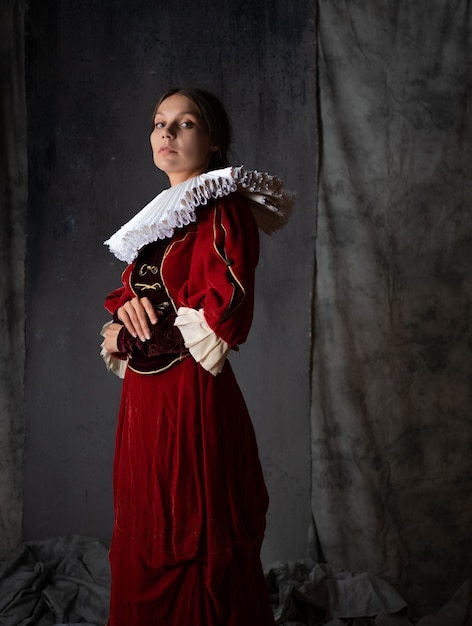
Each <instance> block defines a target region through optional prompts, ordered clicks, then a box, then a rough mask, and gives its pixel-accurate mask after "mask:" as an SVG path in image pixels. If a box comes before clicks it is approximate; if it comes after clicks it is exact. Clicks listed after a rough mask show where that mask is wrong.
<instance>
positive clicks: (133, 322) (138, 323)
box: [117, 298, 157, 341]
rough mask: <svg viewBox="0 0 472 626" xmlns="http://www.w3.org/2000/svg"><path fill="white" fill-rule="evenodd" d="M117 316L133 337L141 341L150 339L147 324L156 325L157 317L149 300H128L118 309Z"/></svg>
mask: <svg viewBox="0 0 472 626" xmlns="http://www.w3.org/2000/svg"><path fill="white" fill-rule="evenodd" d="M117 315H118V319H119V320H121V321H122V322H123V324H124V325H125V326H126V329H127V330H128V332H129V333H131V335H132V336H133V337H139V338H140V339H141V341H146V339H151V332H150V325H149V324H150V323H151V324H157V315H156V312H155V310H154V307H153V306H152V303H151V301H150V300H149V298H133V299H132V300H129V301H128V302H126V303H125V304H123V306H121V307H120V308H119V309H118V311H117Z"/></svg>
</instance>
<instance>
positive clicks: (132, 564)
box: [106, 193, 274, 626]
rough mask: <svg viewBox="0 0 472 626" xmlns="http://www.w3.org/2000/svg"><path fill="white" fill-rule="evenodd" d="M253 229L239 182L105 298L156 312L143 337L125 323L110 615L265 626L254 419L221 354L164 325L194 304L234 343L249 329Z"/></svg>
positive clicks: (110, 304) (113, 625)
mask: <svg viewBox="0 0 472 626" xmlns="http://www.w3.org/2000/svg"><path fill="white" fill-rule="evenodd" d="M257 259H258V231H257V226H256V224H255V222H254V218H253V216H252V213H251V211H250V209H249V208H248V206H247V204H246V202H245V200H244V199H243V198H242V197H241V196H240V195H239V194H237V193H233V194H231V195H229V196H227V197H225V198H222V199H219V200H215V201H211V202H210V203H209V204H208V206H206V207H200V208H199V209H198V212H197V223H196V224H191V225H190V226H187V227H185V228H182V229H179V230H177V231H176V232H175V234H174V236H173V237H172V238H171V239H168V240H164V241H163V242H157V243H155V244H150V245H149V246H146V248H145V249H143V250H142V251H141V253H140V255H139V256H138V258H137V259H136V260H135V262H134V263H133V264H132V265H131V266H129V267H128V268H127V270H126V271H125V272H124V274H123V287H122V288H121V289H119V290H117V291H115V292H113V293H112V294H110V296H109V297H108V298H107V302H106V307H107V309H108V310H109V311H110V312H111V313H112V314H114V313H115V312H116V311H117V309H118V308H119V306H121V304H122V303H123V302H124V301H125V300H127V299H129V298H131V297H133V296H134V295H135V294H136V295H146V296H147V297H149V298H150V299H151V300H152V301H153V304H154V306H155V307H156V310H157V311H159V314H160V316H161V317H160V320H159V322H158V323H157V324H156V325H155V326H154V328H153V332H152V335H153V336H152V338H151V340H150V341H148V342H145V343H141V342H140V341H139V339H138V340H136V339H133V338H132V337H131V336H130V335H129V334H128V333H127V331H125V330H123V331H122V332H121V333H120V338H119V346H120V349H121V350H122V351H123V352H126V353H127V355H128V357H129V361H128V363H129V365H128V368H127V371H126V375H125V379H124V383H123V390H122V399H121V406H120V412H119V421H118V429H117V437H116V452H115V461H114V504H115V524H114V530H113V539H112V545H111V549H110V563H111V571H112V588H111V603H110V617H109V622H108V623H109V626H249V625H252V624H254V625H257V626H273V625H274V619H273V615H272V610H271V606H270V602H269V596H268V592H267V588H266V583H265V579H264V576H263V572H262V567H261V563H260V557H259V553H260V546H261V542H262V539H263V534H264V528H265V514H266V510H267V505H268V497H267V491H266V488H265V484H264V479H263V475H262V470H261V466H260V463H259V458H258V451H257V444H256V440H255V435H254V430H253V427H252V424H251V420H250V417H249V415H248V411H247V408H246V405H245V402H244V399H243V397H242V395H241V392H240V390H239V387H238V384H237V382H236V380H235V377H234V375H233V372H232V369H231V366H230V364H229V362H226V363H225V365H224V366H223V369H222V371H221V373H219V374H218V375H216V376H213V375H212V374H211V373H209V372H207V371H206V370H205V369H204V368H203V367H202V366H201V365H200V364H198V363H197V362H196V361H195V360H194V358H193V357H192V356H191V355H190V354H189V353H188V351H187V350H186V348H185V346H184V345H183V341H182V337H181V335H180V331H179V329H178V328H176V327H175V326H174V325H173V321H174V320H175V316H176V314H177V309H178V307H190V308H193V309H201V308H202V309H203V311H204V315H205V319H206V321H207V323H208V324H209V326H210V327H211V329H212V330H213V331H214V332H215V333H216V334H217V336H218V337H220V338H221V339H223V340H224V341H225V342H227V343H228V344H229V345H230V346H231V347H236V346H237V344H239V343H242V342H243V341H244V340H245V339H246V336H247V333H248V331H249V328H250V325H251V321H252V309H253V292H254V272H255V267H256V263H257Z"/></svg>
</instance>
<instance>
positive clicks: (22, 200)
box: [0, 0, 27, 558]
mask: <svg viewBox="0 0 472 626" xmlns="http://www.w3.org/2000/svg"><path fill="white" fill-rule="evenodd" d="M23 18H24V5H23V3H22V2H9V1H6V0H2V2H1V4H0V64H1V71H0V90H1V97H0V104H1V108H0V110H1V115H0V337H1V339H0V558H1V557H2V556H3V557H4V556H5V555H10V554H12V551H13V550H14V549H15V548H16V547H17V545H18V543H19V542H20V541H21V539H22V522H23V471H22V470H23V443H24V388H23V384H24V366H25V341H24V335H25V295H24V289H25V275H24V272H25V269H24V268H25V250H26V213H27V153H26V143H27V142H26V94H25V75H24V28H23Z"/></svg>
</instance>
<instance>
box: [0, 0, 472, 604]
mask: <svg viewBox="0 0 472 626" xmlns="http://www.w3.org/2000/svg"><path fill="white" fill-rule="evenodd" d="M470 4H471V3H470V2H468V1H466V0H462V1H454V2H446V1H445V0H444V1H440V0H418V1H417V2H414V3H413V2H411V1H409V0H395V1H394V0H388V1H381V0H370V1H369V2H364V3H361V2H354V1H348V0H344V1H341V0H329V1H328V0H320V2H318V3H315V2H310V1H309V0H307V1H305V2H300V3H298V4H295V3H293V2H291V1H290V0H284V2H278V3H277V4H275V3H274V2H272V1H271V0H266V1H265V2H264V3H255V4H254V5H251V7H249V6H248V3H246V2H243V1H241V2H235V3H234V4H233V3H232V4H230V5H228V6H226V5H225V6H224V7H223V6H220V8H219V9H218V11H219V12H216V13H215V12H214V11H215V7H213V6H212V2H211V0H208V3H207V5H205V6H206V8H207V9H208V11H206V10H205V9H204V8H202V6H200V5H199V6H198V8H195V6H194V5H192V6H191V7H190V8H189V5H186V12H185V20H184V21H182V14H183V13H182V11H183V7H182V6H180V3H179V2H177V3H175V4H174V5H172V7H170V6H168V5H166V10H165V12H163V13H162V12H159V14H157V13H155V11H154V8H153V6H152V3H150V2H146V1H144V0H142V1H141V2H140V3H139V7H135V5H134V4H132V3H131V2H129V3H127V2H125V1H124V0H121V1H120V2H119V3H118V2H117V3H114V4H113V5H112V4H109V5H101V4H99V3H93V2H87V1H85V0H81V1H80V2H69V3H64V2H61V3H59V2H53V1H51V2H49V3H48V5H47V9H46V8H44V5H40V4H39V3H31V5H30V9H29V12H30V18H29V19H30V22H29V25H30V30H29V65H28V75H29V92H28V94H29V104H30V108H29V112H28V113H29V115H28V117H29V124H30V139H31V145H30V147H29V155H30V159H31V166H32V167H31V168H30V198H29V205H30V215H29V228H30V233H29V239H28V251H29V258H30V262H29V265H28V278H29V289H28V298H29V300H28V302H29V305H28V335H27V337H28V370H27V380H28V386H27V387H28V389H27V425H28V445H27V455H26V480H25V483H26V485H27V490H26V498H25V502H24V506H25V510H26V524H25V533H26V538H28V539H40V538H43V537H46V536H50V535H53V534H64V533H70V532H78V533H81V534H87V535H94V536H95V535H99V536H100V537H102V538H106V534H107V533H108V532H109V529H110V527H111V493H110V482H111V481H110V478H109V476H110V473H111V472H110V468H111V456H112V448H113V431H114V420H115V414H116V404H117V402H118V396H119V387H118V386H117V384H116V381H111V380H110V379H109V378H107V375H106V373H105V372H103V370H102V365H101V364H100V363H99V362H98V356H97V341H98V340H99V338H98V335H97V334H96V332H97V329H98V328H99V326H100V323H101V322H102V321H104V319H103V318H104V314H103V312H102V309H101V301H102V298H103V294H104V292H105V291H107V289H108V288H110V289H111V288H113V287H114V286H116V280H117V276H118V275H119V272H120V269H121V267H120V266H119V264H117V263H115V262H114V261H113V259H110V257H109V256H108V254H107V252H106V251H105V250H103V249H102V247H101V241H102V240H103V239H104V238H105V237H106V236H107V235H109V234H110V232H113V229H114V228H115V227H117V225H119V224H120V223H121V221H122V220H123V219H125V218H126V217H128V216H129V214H130V213H131V212H133V210H135V209H136V208H139V206H140V205H142V204H143V203H144V202H145V201H146V200H147V199H149V197H151V196H152V195H153V193H154V192H155V190H156V181H155V180H154V179H153V177H152V176H153V175H152V174H151V172H152V164H151V163H150V157H149V155H148V154H145V153H144V150H145V149H148V146H147V139H146V138H145V133H146V132H147V115H148V113H149V108H150V107H151V106H152V104H153V100H154V97H155V95H156V91H158V90H160V89H161V88H164V87H167V86H168V85H169V84H171V83H174V82H178V83H182V82H190V79H191V78H193V79H194V80H192V82H194V83H195V82H198V83H200V84H203V85H204V86H206V87H208V88H210V89H213V90H214V91H216V92H221V93H222V94H223V96H225V100H226V101H227V102H229V103H230V109H231V110H230V112H231V115H232V117H233V119H235V120H236V128H237V129H241V133H240V134H239V135H238V134H237V136H238V137H239V139H238V142H237V144H236V146H235V148H236V160H237V161H239V160H241V161H243V160H244V161H246V159H247V157H248V155H250V157H249V160H250V162H249V163H246V164H247V165H249V166H250V167H252V166H257V167H260V168H264V169H268V170H269V171H274V172H276V173H278V174H281V175H282V176H284V174H286V176H285V177H286V178H287V180H288V182H289V185H290V186H291V187H293V188H295V189H296V190H297V192H298V202H297V209H296V214H295V215H294V218H293V220H291V223H290V224H289V225H288V227H287V229H286V230H285V231H283V232H282V233H281V234H280V236H277V238H276V239H274V240H266V241H264V243H263V252H262V259H261V267H260V277H261V279H260V290H259V292H258V301H257V305H256V317H255V326H254V328H253V333H252V339H251V342H252V343H249V346H248V347H247V351H246V357H245V356H244V351H243V355H242V356H241V357H240V359H238V360H237V362H236V364H235V365H236V368H237V369H238V370H239V375H240V379H241V380H242V383H243V388H244V391H245V393H246V397H247V398H248V402H249V405H250V408H251V412H252V414H253V417H254V419H255V425H256V430H257V431H258V435H259V438H260V442H261V456H262V460H263V465H264V469H265V472H266V476H267V479H268V484H269V491H270V492H271V498H272V509H271V514H270V516H269V528H268V541H267V542H266V550H267V552H266V554H267V558H277V557H280V558H290V557H292V558H298V557H301V556H302V557H303V556H304V554H301V553H300V552H303V550H304V546H305V545H306V544H305V536H304V529H305V528H306V527H307V526H308V519H307V517H308V515H307V513H309V511H308V499H309V498H308V481H309V476H308V475H309V469H308V467H309V458H308V437H307V432H308V430H307V421H308V413H309V407H308V404H309V403H308V400H307V398H306V397H307V396H308V385H307V379H308V377H309V376H311V382H312V401H311V429H312V441H311V455H312V458H311V462H312V474H311V479H312V503H311V509H312V514H313V544H312V556H315V558H316V559H317V560H321V561H327V562H329V563H331V564H332V565H333V566H334V567H341V568H347V569H349V570H367V571H370V572H372V573H373V574H376V575H379V576H382V577H385V578H387V579H388V580H390V581H391V582H394V583H395V584H396V585H397V586H398V588H399V590H400V591H401V592H402V593H403V594H404V595H405V596H406V597H407V599H408V600H410V601H412V602H414V603H415V604H420V605H427V604H429V605H433V604H435V603H437V604H443V603H445V602H446V601H447V599H448V598H449V596H450V595H451V593H452V592H453V591H454V590H455V589H456V588H458V587H459V585H460V584H461V583H462V581H463V580H464V578H465V577H466V576H467V575H468V574H469V573H470V565H471V563H470V554H471V550H470V543H471V541H470V540H471V528H472V525H471V521H472V520H471V517H472V512H471V502H470V478H471V473H472V460H471V459H472V455H471V448H472V434H471V427H470V404H471V393H472V392H471V386H470V382H471V373H472V372H471V370H472V359H471V350H472V336H471V335H472V331H471V324H470V314H471V310H472V285H471V281H470V265H471V260H472V259H471V256H472V250H471V248H472V246H471V245H470V243H471V234H472V233H471V230H472V225H471V220H470V219H469V212H470V209H471V200H470V198H471V193H470V192H471V177H470V171H469V170H470V162H471V154H470V152H471V141H470V140H471V106H470V104H471V103H470V96H469V94H470V93H471V87H472V85H471V76H472V71H471V70H472V67H471V65H472V53H471V50H470V39H471V37H470V35H471V22H470V20H471V14H472V11H471V10H470ZM1 6H2V24H1V28H2V33H1V34H2V36H1V39H0V41H1V45H2V46H3V47H4V49H5V52H6V54H2V107H3V108H2V122H1V124H2V126H1V127H2V152H1V154H2V163H1V167H2V175H3V174H5V176H4V177H3V179H2V189H1V193H2V196H1V202H2V205H1V229H0V238H1V240H0V254H1V258H0V262H1V263H2V273H1V274H0V277H1V278H0V299H1V300H0V304H1V306H0V315H1V317H0V328H1V330H2V337H3V339H4V340H3V341H2V342H0V367H1V370H0V446H1V447H0V463H1V466H0V469H1V472H0V510H1V516H0V552H1V553H2V557H5V556H6V555H8V553H9V552H10V551H11V548H12V547H13V546H15V545H17V544H18V542H19V541H21V538H22V534H21V519H22V511H23V502H22V455H23V361H24V343H23V341H24V339H23V337H24V317H25V316H24V275H23V269H24V254H25V236H24V218H25V203H26V178H25V177H26V138H25V119H26V111H25V95H24V86H23V77H22V74H23V56H22V55H23V43H22V42H23V20H22V17H23V8H22V7H23V3H22V2H14V1H13V0H11V1H7V0H4V2H2V5H1ZM316 7H317V8H318V9H319V19H318V38H319V77H318V78H319V110H320V122H319V130H320V134H321V138H322V147H321V151H320V157H321V162H320V189H319V206H318V211H319V217H318V235H317V240H316V265H317V270H316V281H315V291H314V298H313V318H312V320H310V313H309V304H310V299H311V290H312V263H313V257H314V248H315V246H314V242H315V221H314V216H315V203H314V197H315V196H314V193H315V190H316V173H315V171H314V169H315V168H314V165H315V162H316V159H317V147H316V126H317V120H316V108H317V107H316V99H315V94H314V89H313V85H314V83H315V78H316V77H315V72H314V60H315V47H314V45H313V44H314V38H315V37H314V32H313V22H312V18H313V17H314V15H315V8H316ZM138 9H139V10H138ZM182 24H184V26H182ZM219 28H220V29H221V33H220V32H218V29H219ZM216 32H218V37H216V36H215V33H216ZM199 46H201V47H199ZM184 51H186V53H185V54H184ZM2 53H3V48H2ZM5 62H6V64H5ZM156 76H158V78H156ZM138 95H139V97H138ZM246 117H247V118H248V119H249V120H252V121H254V120H255V123H254V124H251V125H249V126H248V125H247V123H246V119H245V118H246ZM143 137H144V138H143ZM468 168H469V169H468ZM77 259H80V261H81V262H80V264H78V263H76V261H77ZM84 294H85V295H86V297H84ZM78 296H80V298H79V299H78ZM78 301H80V306H78V304H77V303H78ZM310 321H312V323H313V324H312V325H313V328H312V333H311V340H312V342H313V360H312V367H311V370H309V359H308V358H307V357H308V354H309V350H310V332H309V326H310ZM5 337H8V339H5ZM274 337H275V338H276V341H274ZM245 350H246V348H245ZM52 373H53V375H52ZM306 515H307V517H305V516H306Z"/></svg>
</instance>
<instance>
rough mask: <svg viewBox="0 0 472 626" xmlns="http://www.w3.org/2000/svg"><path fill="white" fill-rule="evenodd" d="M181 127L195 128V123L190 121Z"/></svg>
mask: <svg viewBox="0 0 472 626" xmlns="http://www.w3.org/2000/svg"><path fill="white" fill-rule="evenodd" d="M180 125H181V126H182V128H193V127H194V126H195V124H194V123H193V122H190V121H188V120H186V121H185V122H182V123H181V124H180Z"/></svg>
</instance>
